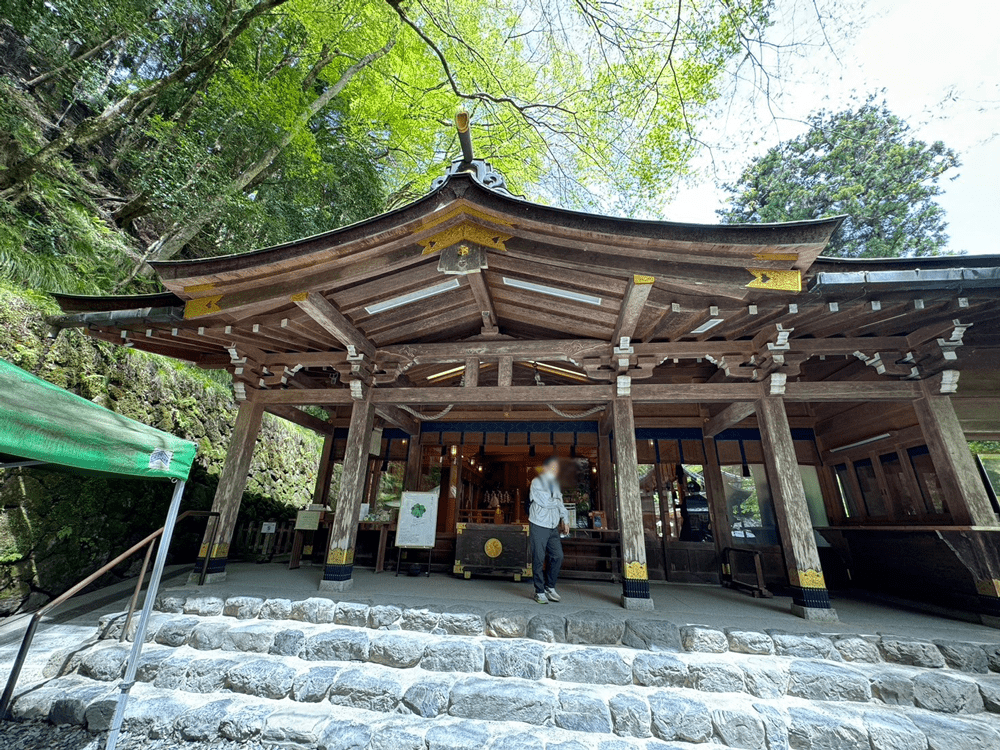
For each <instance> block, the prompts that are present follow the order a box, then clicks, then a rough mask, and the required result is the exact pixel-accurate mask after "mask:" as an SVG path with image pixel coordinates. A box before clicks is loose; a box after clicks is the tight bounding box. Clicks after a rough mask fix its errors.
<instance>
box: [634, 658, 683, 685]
mask: <svg viewBox="0 0 1000 750" xmlns="http://www.w3.org/2000/svg"><path fill="white" fill-rule="evenodd" d="M632 678H633V680H634V681H635V683H636V684H637V685H645V686H646V687H683V686H684V685H686V684H687V678H688V668H687V665H686V664H685V663H684V662H682V661H681V660H680V659H678V658H677V657H675V656H671V655H670V654H668V653H663V652H660V653H644V652H643V653H638V654H636V655H635V659H633V660H632Z"/></svg>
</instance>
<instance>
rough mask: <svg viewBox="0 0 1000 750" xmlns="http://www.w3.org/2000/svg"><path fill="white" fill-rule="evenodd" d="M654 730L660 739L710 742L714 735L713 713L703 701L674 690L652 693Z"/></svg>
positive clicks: (650, 701) (650, 698) (650, 700)
mask: <svg viewBox="0 0 1000 750" xmlns="http://www.w3.org/2000/svg"><path fill="white" fill-rule="evenodd" d="M649 707H650V709H651V710H652V716H653V722H652V728H653V734H654V735H656V736H657V737H659V738H660V739H661V740H681V741H683V742H707V741H708V740H709V739H710V738H711V737H712V716H711V714H710V713H709V711H708V707H707V706H706V705H705V704H704V703H702V702H700V701H694V700H690V699H688V698H682V697H681V696H678V695H673V694H671V693H666V692H660V693H654V694H653V695H651V696H650V697H649Z"/></svg>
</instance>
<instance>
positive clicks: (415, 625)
mask: <svg viewBox="0 0 1000 750" xmlns="http://www.w3.org/2000/svg"><path fill="white" fill-rule="evenodd" d="M440 619H441V615H440V614H438V613H437V612H432V611H431V610H429V609H427V608H426V607H411V608H409V609H404V610H403V615H402V617H401V618H400V620H399V625H400V627H401V628H402V629H403V630H416V631H419V632H421V633H430V632H431V631H432V630H434V628H436V627H437V624H438V620H440Z"/></svg>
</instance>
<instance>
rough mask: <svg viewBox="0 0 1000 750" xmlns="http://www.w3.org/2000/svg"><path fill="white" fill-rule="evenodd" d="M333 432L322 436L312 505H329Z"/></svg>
mask: <svg viewBox="0 0 1000 750" xmlns="http://www.w3.org/2000/svg"><path fill="white" fill-rule="evenodd" d="M333 445H334V440H333V434H332V433H331V434H329V435H327V436H326V437H325V438H323V452H322V453H321V454H320V457H319V469H318V470H317V472H316V489H315V490H314V491H313V505H329V498H330V479H331V478H332V476H333Z"/></svg>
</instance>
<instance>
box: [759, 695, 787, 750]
mask: <svg viewBox="0 0 1000 750" xmlns="http://www.w3.org/2000/svg"><path fill="white" fill-rule="evenodd" d="M753 707H754V709H755V710H756V711H757V713H758V714H759V715H760V720H761V721H762V722H763V723H764V737H765V739H766V740H767V748H768V750H789V744H788V724H789V718H788V715H787V714H785V713H783V712H782V711H781V710H779V709H777V708H775V707H774V706H769V705H767V704H765V703H754V704H753Z"/></svg>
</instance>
